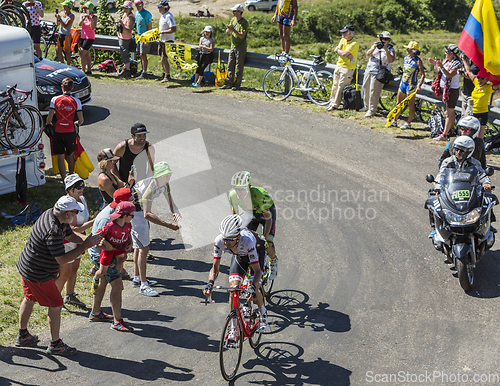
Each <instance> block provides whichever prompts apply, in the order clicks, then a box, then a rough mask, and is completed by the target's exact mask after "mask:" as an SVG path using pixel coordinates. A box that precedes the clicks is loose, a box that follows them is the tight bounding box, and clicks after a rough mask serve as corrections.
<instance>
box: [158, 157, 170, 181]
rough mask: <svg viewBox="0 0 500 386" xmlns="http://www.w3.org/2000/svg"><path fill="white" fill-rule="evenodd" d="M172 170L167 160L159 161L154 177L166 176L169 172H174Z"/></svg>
mask: <svg viewBox="0 0 500 386" xmlns="http://www.w3.org/2000/svg"><path fill="white" fill-rule="evenodd" d="M172 173H173V172H172V170H171V169H170V166H168V164H167V163H166V162H165V161H161V162H158V163H157V164H156V165H155V174H154V178H158V177H162V176H166V175H167V174H172Z"/></svg>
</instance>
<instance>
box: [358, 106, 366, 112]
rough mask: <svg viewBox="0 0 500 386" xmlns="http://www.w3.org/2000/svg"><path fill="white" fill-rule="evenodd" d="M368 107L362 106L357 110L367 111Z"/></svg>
mask: <svg viewBox="0 0 500 386" xmlns="http://www.w3.org/2000/svg"><path fill="white" fill-rule="evenodd" d="M367 110H368V108H367V107H366V106H364V107H363V108H362V109H360V110H359V111H367Z"/></svg>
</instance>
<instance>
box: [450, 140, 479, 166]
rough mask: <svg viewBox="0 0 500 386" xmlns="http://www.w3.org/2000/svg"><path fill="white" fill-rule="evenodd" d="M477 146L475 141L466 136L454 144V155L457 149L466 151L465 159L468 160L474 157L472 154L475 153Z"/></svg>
mask: <svg viewBox="0 0 500 386" xmlns="http://www.w3.org/2000/svg"><path fill="white" fill-rule="evenodd" d="M475 148H476V145H475V144H474V140H473V139H472V138H471V137H468V136H466V135H462V136H460V137H458V138H457V139H456V140H455V142H453V154H455V149H460V150H463V151H464V156H463V159H464V160H466V159H468V158H470V157H472V153H474V149H475Z"/></svg>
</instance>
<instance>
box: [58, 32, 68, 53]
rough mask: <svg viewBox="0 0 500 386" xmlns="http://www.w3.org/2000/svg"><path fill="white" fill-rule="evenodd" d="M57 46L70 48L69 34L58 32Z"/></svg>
mask: <svg viewBox="0 0 500 386" xmlns="http://www.w3.org/2000/svg"><path fill="white" fill-rule="evenodd" d="M57 48H64V49H65V50H71V35H63V34H59V37H58V38H57Z"/></svg>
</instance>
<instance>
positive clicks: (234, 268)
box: [229, 242, 266, 283]
mask: <svg viewBox="0 0 500 386" xmlns="http://www.w3.org/2000/svg"><path fill="white" fill-rule="evenodd" d="M265 244H266V243H264V242H262V243H260V244H257V245H256V248H257V254H258V255H259V265H260V269H261V270H263V269H264V261H265V258H266V245H265ZM250 266H251V264H250V259H249V258H248V256H237V255H233V258H232V259H231V266H230V267H229V281H230V282H231V281H239V282H240V283H241V282H243V278H244V277H245V275H246V273H247V271H248V268H250Z"/></svg>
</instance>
